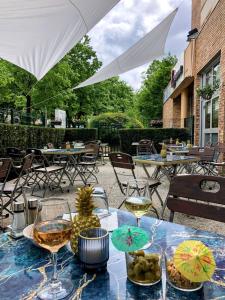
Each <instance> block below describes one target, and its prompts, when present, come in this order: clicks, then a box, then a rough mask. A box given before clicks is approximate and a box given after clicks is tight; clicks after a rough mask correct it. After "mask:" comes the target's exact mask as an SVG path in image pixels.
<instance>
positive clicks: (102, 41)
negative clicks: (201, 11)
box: [89, 0, 191, 89]
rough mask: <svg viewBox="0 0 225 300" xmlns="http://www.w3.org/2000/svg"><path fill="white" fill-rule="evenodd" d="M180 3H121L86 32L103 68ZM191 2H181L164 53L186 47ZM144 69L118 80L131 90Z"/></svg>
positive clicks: (154, 0)
mask: <svg viewBox="0 0 225 300" xmlns="http://www.w3.org/2000/svg"><path fill="white" fill-rule="evenodd" d="M180 2H181V0H163V1H162V0H121V1H120V2H119V3H118V4H117V5H116V6H115V7H114V8H113V9H112V10H111V11H110V12H109V13H108V14H107V15H106V16H105V17H104V18H103V19H102V20H101V21H100V22H99V23H98V24H97V25H96V26H95V27H94V28H93V29H92V31H91V32H90V33H89V35H90V37H91V44H92V46H93V48H94V50H95V51H96V52H97V55H98V57H99V59H100V60H101V61H102V62H103V65H104V66H105V65H107V64H108V63H110V62H111V61H112V60H113V59H114V58H116V57H117V56H119V55H120V54H122V53H123V52H124V51H126V50H127V49H128V48H129V47H130V46H131V45H133V44H134V43H135V42H136V41H137V40H138V39H140V38H141V37H143V36H144V35H145V34H146V33H148V32H149V31H150V30H151V29H152V28H154V27H155V26H156V25H157V24H158V23H159V22H160V21H162V20H163V18H165V17H166V16H167V15H168V14H169V13H170V12H171V11H172V10H173V9H174V8H176V7H177V6H178V5H179V4H180ZM190 7H191V0H184V1H183V2H182V4H181V6H180V9H179V11H178V14H177V16H176V18H175V21H174V23H173V25H172V27H171V30H170V34H169V37H168V41H167V44H166V53H168V52H170V53H172V54H177V55H179V54H180V53H181V52H182V51H183V50H184V48H185V47H186V36H187V33H188V31H189V30H190ZM146 68H147V65H146V66H142V67H140V68H137V69H135V70H132V71H129V72H127V73H125V74H123V75H121V78H122V79H124V80H126V81H127V82H128V83H129V84H130V85H132V87H133V88H134V89H138V88H139V87H140V85H141V81H142V76H141V74H142V72H143V71H145V70H146Z"/></svg>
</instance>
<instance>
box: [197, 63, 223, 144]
mask: <svg viewBox="0 0 225 300" xmlns="http://www.w3.org/2000/svg"><path fill="white" fill-rule="evenodd" d="M219 81H220V65H219V62H217V63H215V64H214V65H213V66H212V67H211V68H209V69H208V71H207V72H205V73H204V74H203V75H202V86H206V85H211V86H213V87H216V89H215V91H214V94H213V96H212V98H211V99H210V100H207V101H206V100H204V99H201V116H202V117H201V125H202V126H201V136H202V146H205V145H210V144H216V143H217V141H218V112H219Z"/></svg>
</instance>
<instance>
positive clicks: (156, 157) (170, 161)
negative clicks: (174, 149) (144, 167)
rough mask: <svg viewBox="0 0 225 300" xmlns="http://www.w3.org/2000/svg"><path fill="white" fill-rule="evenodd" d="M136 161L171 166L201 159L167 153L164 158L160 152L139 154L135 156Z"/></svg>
mask: <svg viewBox="0 0 225 300" xmlns="http://www.w3.org/2000/svg"><path fill="white" fill-rule="evenodd" d="M133 159H134V161H135V162H137V163H140V164H149V165H160V166H171V165H180V164H190V163H193V162H197V161H199V158H198V157H195V156H182V155H167V157H166V158H162V157H161V156H160V154H151V155H139V156H134V157H133Z"/></svg>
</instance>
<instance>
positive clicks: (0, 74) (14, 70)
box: [0, 36, 133, 122]
mask: <svg viewBox="0 0 225 300" xmlns="http://www.w3.org/2000/svg"><path fill="white" fill-rule="evenodd" d="M101 65H102V63H101V61H99V59H98V57H97V55H96V52H95V51H94V50H93V49H92V47H91V46H90V38H89V37H88V36H85V37H84V38H83V39H82V41H81V42H80V43H78V44H77V45H76V46H75V47H74V48H73V49H72V50H71V51H70V52H69V53H68V54H67V55H66V56H65V57H64V58H63V59H62V60H61V61H60V62H59V63H58V64H57V65H56V66H54V67H53V68H52V69H51V70H50V71H49V72H48V73H47V74H46V76H44V78H42V79H41V80H40V81H37V80H36V78H35V77H34V76H33V75H32V74H30V73H28V72H27V71H25V70H23V69H21V68H19V67H17V66H15V65H13V64H11V63H9V62H7V61H5V60H0V106H1V107H13V108H18V109H24V108H26V110H27V112H28V113H29V112H30V111H32V112H39V113H41V112H43V111H45V110H47V111H48V115H49V116H50V115H51V114H53V113H54V109H55V108H61V109H64V110H66V112H67V117H68V118H69V120H70V122H72V121H73V119H80V118H86V117H87V116H90V115H96V114H99V113H102V112H106V111H118V112H123V111H125V110H126V108H127V106H130V105H131V104H132V101H133V91H132V89H131V88H130V87H129V86H128V85H127V84H126V83H125V82H124V81H122V80H120V79H119V78H118V77H115V78H112V79H109V80H107V81H105V82H102V83H98V84H95V85H92V86H87V87H84V88H80V89H74V90H72V88H73V87H75V86H77V85H78V84H79V83H80V82H82V81H84V80H85V79H87V78H89V77H90V76H92V75H93V74H94V73H95V72H96V71H97V70H98V69H99V68H100V67H101Z"/></svg>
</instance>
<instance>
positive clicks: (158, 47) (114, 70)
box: [75, 8, 178, 89]
mask: <svg viewBox="0 0 225 300" xmlns="http://www.w3.org/2000/svg"><path fill="white" fill-rule="evenodd" d="M177 10H178V8H177V9H175V10H174V11H173V12H172V13H170V14H169V15H168V16H167V17H166V18H165V19H164V20H163V21H162V22H161V23H160V24H159V25H158V26H156V27H155V28H154V29H153V30H152V31H150V32H149V33H148V34H146V35H145V36H144V37H143V38H142V39H140V40H139V41H138V42H137V43H135V44H134V45H133V46H132V47H131V48H129V49H128V50H127V51H125V52H124V53H123V54H121V55H120V56H119V57H117V58H116V59H115V60H113V61H112V62H111V63H110V64H109V65H107V66H105V67H103V68H102V69H101V70H100V71H98V72H97V73H95V74H94V75H93V76H92V77H90V78H89V79H87V80H85V81H83V82H82V83H80V84H79V85H78V86H77V87H75V89H77V88H80V87H84V86H87V85H91V84H94V83H97V82H101V81H103V80H106V79H108V78H111V77H113V76H117V75H120V74H122V73H125V72H127V71H129V70H132V69H134V68H136V67H139V66H142V65H144V64H146V63H148V62H150V61H152V60H153V59H156V58H158V57H160V56H162V55H163V54H164V48H165V43H166V39H167V35H168V33H169V30H170V26H171V24H172V22H173V19H174V17H175V15H176V13H177Z"/></svg>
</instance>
